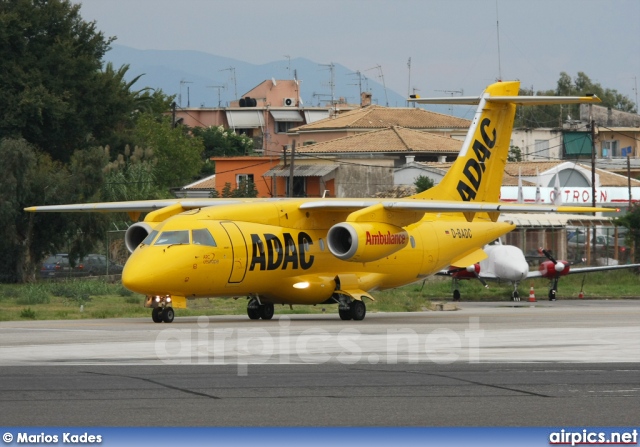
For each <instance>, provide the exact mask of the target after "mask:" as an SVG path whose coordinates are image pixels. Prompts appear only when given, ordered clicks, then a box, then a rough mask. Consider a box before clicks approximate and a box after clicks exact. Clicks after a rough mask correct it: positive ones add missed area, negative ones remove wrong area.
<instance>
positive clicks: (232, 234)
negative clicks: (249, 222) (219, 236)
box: [220, 221, 248, 284]
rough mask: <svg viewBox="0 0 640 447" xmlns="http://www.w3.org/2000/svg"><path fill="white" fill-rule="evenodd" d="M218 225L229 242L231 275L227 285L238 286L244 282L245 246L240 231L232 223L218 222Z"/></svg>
mask: <svg viewBox="0 0 640 447" xmlns="http://www.w3.org/2000/svg"><path fill="white" fill-rule="evenodd" d="M220 225H222V228H223V229H224V231H225V232H226V233H227V235H228V236H229V240H230V241H231V256H232V258H233V263H232V265H231V275H229V281H228V283H229V284H239V283H241V282H242V281H243V280H244V277H245V275H246V273H247V259H248V256H247V244H246V242H245V240H244V236H243V234H242V231H241V230H240V228H239V227H238V225H236V224H235V223H234V222H229V221H227V222H220Z"/></svg>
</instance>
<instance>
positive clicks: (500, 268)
mask: <svg viewBox="0 0 640 447" xmlns="http://www.w3.org/2000/svg"><path fill="white" fill-rule="evenodd" d="M484 251H485V253H486V254H487V257H486V258H485V259H483V260H482V261H480V262H478V263H475V264H472V265H469V266H467V267H456V266H451V267H449V269H447V270H443V271H441V272H439V273H437V274H438V275H441V276H450V277H451V278H452V280H453V283H452V289H453V300H454V301H460V297H461V295H460V288H459V281H461V280H467V279H478V280H479V281H480V282H481V283H482V285H484V286H485V287H488V285H487V281H498V282H508V283H510V284H511V285H512V286H513V291H512V292H511V300H512V301H520V294H519V293H518V286H519V285H520V282H522V281H524V280H525V279H529V278H547V279H549V300H550V301H555V300H556V295H557V292H558V281H559V279H560V277H562V276H566V275H571V274H576V273H590V272H599V271H604V270H618V269H628V268H638V267H640V264H622V265H603V266H596V267H579V268H572V266H571V264H570V263H569V262H568V261H557V260H556V259H555V258H554V257H553V255H552V254H551V252H550V251H548V250H545V249H542V248H541V249H540V250H539V251H540V253H541V254H543V255H544V256H545V257H546V258H547V260H546V261H543V262H541V263H540V266H539V268H538V270H533V271H530V270H529V263H528V262H527V259H526V258H525V256H524V253H523V252H522V250H520V249H519V248H518V247H515V246H513V245H502V244H500V243H499V240H498V241H497V243H492V244H490V245H487V246H485V247H484Z"/></svg>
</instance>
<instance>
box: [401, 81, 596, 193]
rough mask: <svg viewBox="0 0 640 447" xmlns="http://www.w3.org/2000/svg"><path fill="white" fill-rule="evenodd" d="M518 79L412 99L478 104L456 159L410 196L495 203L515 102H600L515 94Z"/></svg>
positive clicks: (585, 99)
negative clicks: (471, 91)
mask: <svg viewBox="0 0 640 447" xmlns="http://www.w3.org/2000/svg"><path fill="white" fill-rule="evenodd" d="M519 88H520V82H519V81H508V82H496V83H494V84H491V85H490V86H489V87H487V89H486V90H485V91H484V92H483V94H482V95H481V96H480V97H479V98H477V97H452V98H451V97H450V98H436V99H411V100H410V101H413V102H417V103H428V104H447V103H448V104H478V108H477V110H476V112H475V115H474V117H473V120H472V122H471V126H470V127H469V132H468V133H467V136H466V138H465V140H464V143H463V145H462V149H461V150H460V153H459V155H458V158H457V159H456V161H455V162H454V163H453V166H451V168H450V169H449V171H448V172H447V173H446V175H445V176H444V177H443V179H442V181H441V182H440V183H439V184H438V185H436V186H434V187H432V188H430V189H428V190H426V191H424V192H421V193H419V194H416V195H414V196H412V197H413V198H415V199H422V200H453V201H479V202H498V200H499V199H500V187H501V186H502V178H503V175H504V168H505V164H506V163H507V157H508V155H509V148H510V146H511V131H512V129H513V121H514V118H515V112H516V105H518V104H520V105H543V104H575V103H596V102H600V99H599V98H598V97H597V96H585V97H564V96H518V91H519Z"/></svg>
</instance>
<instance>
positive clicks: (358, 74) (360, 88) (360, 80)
mask: <svg viewBox="0 0 640 447" xmlns="http://www.w3.org/2000/svg"><path fill="white" fill-rule="evenodd" d="M349 75H351V76H357V77H358V82H357V83H356V84H349V85H357V86H358V89H359V90H360V92H359V93H360V98H362V79H363V78H364V79H366V78H365V77H364V76H363V75H362V73H360V70H356V72H355V73H349Z"/></svg>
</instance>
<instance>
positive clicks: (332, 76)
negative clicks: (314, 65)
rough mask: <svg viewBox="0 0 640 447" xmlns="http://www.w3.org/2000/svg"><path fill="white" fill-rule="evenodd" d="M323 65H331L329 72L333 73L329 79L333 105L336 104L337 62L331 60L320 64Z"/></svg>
mask: <svg viewBox="0 0 640 447" xmlns="http://www.w3.org/2000/svg"><path fill="white" fill-rule="evenodd" d="M319 65H320V66H321V67H329V72H330V73H331V80H330V81H329V87H330V88H331V106H332V107H333V106H335V103H336V101H335V87H336V83H335V74H334V71H335V67H336V66H335V64H334V63H333V62H330V63H328V64H319Z"/></svg>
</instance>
